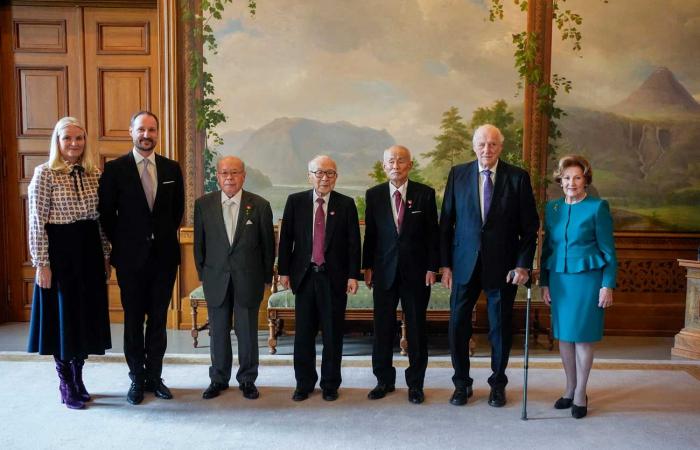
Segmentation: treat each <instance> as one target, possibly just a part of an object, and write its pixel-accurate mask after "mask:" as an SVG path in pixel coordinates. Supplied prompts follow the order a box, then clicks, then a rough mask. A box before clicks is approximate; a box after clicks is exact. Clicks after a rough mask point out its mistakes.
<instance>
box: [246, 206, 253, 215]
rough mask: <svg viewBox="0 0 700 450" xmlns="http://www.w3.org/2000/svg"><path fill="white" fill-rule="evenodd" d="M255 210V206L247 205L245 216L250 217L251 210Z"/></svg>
mask: <svg viewBox="0 0 700 450" xmlns="http://www.w3.org/2000/svg"><path fill="white" fill-rule="evenodd" d="M252 210H253V207H252V206H251V205H245V216H246V218H248V217H250V212H251V211H252Z"/></svg>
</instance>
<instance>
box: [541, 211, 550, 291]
mask: <svg viewBox="0 0 700 450" xmlns="http://www.w3.org/2000/svg"><path fill="white" fill-rule="evenodd" d="M549 208H550V204H547V207H546V211H545V215H544V237H543V241H542V254H541V255H540V265H539V267H540V287H545V286H549V270H548V269H545V267H544V264H545V262H546V261H547V259H548V258H549V257H550V256H552V249H553V247H552V241H551V239H552V231H551V230H550V226H551V223H550V222H551V220H547V217H548V216H549V213H548V211H549Z"/></svg>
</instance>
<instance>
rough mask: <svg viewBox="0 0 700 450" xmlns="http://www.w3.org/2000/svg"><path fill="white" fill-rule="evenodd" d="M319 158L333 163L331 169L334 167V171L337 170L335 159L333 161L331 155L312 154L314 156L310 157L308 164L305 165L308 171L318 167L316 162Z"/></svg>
mask: <svg viewBox="0 0 700 450" xmlns="http://www.w3.org/2000/svg"><path fill="white" fill-rule="evenodd" d="M321 159H328V160H329V161H330V162H332V163H333V169H334V170H335V171H336V172H337V171H338V165H337V164H336V163H335V161H333V158H331V157H330V156H328V155H316V156H314V157H313V158H312V159H311V161H309V164H308V166H307V168H308V171H309V172H313V171H314V168H317V167H318V165H317V163H318V161H319V160H321Z"/></svg>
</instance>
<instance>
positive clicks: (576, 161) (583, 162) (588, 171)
mask: <svg viewBox="0 0 700 450" xmlns="http://www.w3.org/2000/svg"><path fill="white" fill-rule="evenodd" d="M574 166H576V167H580V168H581V170H582V171H583V177H584V178H585V179H586V185H590V184H591V183H593V168H592V167H591V163H589V162H588V160H587V159H586V158H584V157H583V156H581V155H566V156H564V157H562V158H561V159H560V160H559V165H558V167H557V168H556V170H555V171H554V181H555V182H556V183H558V184H561V177H562V174H563V173H564V171H565V170H566V169H568V168H569V167H574Z"/></svg>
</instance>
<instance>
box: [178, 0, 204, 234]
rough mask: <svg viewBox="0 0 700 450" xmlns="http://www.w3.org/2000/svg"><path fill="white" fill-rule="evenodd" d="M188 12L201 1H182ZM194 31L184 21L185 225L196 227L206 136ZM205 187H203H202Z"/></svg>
mask: <svg viewBox="0 0 700 450" xmlns="http://www.w3.org/2000/svg"><path fill="white" fill-rule="evenodd" d="M181 3H182V4H183V6H184V7H185V8H188V9H189V10H190V11H193V10H194V9H195V8H196V7H198V6H199V2H198V1H197V0H182V2H181ZM178 17H179V20H182V18H181V16H178ZM194 27H195V23H194V21H193V20H182V28H183V32H182V34H181V37H182V48H181V51H180V55H181V61H182V70H183V74H182V75H183V79H184V81H183V83H182V91H181V92H182V110H183V111H184V117H182V120H183V122H182V124H181V129H182V134H183V138H182V143H181V146H182V150H183V151H182V152H180V162H181V164H182V168H183V172H184V176H185V220H184V225H186V226H192V225H193V223H194V222H193V216H194V201H195V198H196V197H197V196H198V195H199V194H200V192H201V188H199V189H198V187H197V182H198V180H201V176H200V174H199V173H198V171H201V169H200V168H199V164H197V160H198V159H201V154H202V152H201V150H200V147H201V146H200V144H199V141H201V140H202V139H203V137H202V133H201V132H199V131H197V128H196V124H197V118H196V111H195V101H196V98H197V93H196V92H195V90H193V89H190V85H191V83H192V76H191V74H190V70H189V68H190V66H191V64H192V57H193V54H194V52H196V51H197V52H200V51H202V50H201V49H202V47H201V45H200V46H198V45H197V43H196V42H195V38H194V31H193V30H194ZM199 184H201V183H199Z"/></svg>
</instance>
